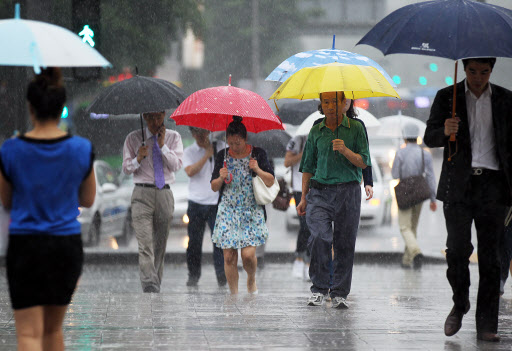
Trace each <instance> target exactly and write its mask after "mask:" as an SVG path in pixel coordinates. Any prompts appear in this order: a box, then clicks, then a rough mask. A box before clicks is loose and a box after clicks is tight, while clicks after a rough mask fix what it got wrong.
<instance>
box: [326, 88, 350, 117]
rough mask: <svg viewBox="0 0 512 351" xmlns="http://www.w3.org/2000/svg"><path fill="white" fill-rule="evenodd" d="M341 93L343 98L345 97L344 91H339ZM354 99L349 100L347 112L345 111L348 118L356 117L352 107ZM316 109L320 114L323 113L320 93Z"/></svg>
mask: <svg viewBox="0 0 512 351" xmlns="http://www.w3.org/2000/svg"><path fill="white" fill-rule="evenodd" d="M341 93H342V94H343V98H345V93H344V92H341ZM354 101H355V100H354V99H352V100H351V101H350V107H349V108H348V110H347V112H346V113H345V114H346V115H347V117H348V118H356V117H357V112H356V110H355V109H354ZM318 111H320V113H321V114H323V115H325V113H324V110H323V109H322V93H320V104H318Z"/></svg>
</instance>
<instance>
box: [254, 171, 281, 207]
mask: <svg viewBox="0 0 512 351" xmlns="http://www.w3.org/2000/svg"><path fill="white" fill-rule="evenodd" d="M279 189H280V187H279V183H278V182H277V179H276V177H274V184H272V186H271V187H270V188H269V187H268V186H266V185H265V182H263V179H261V178H260V176H255V177H252V191H253V192H254V198H255V199H256V203H257V204H258V205H268V204H269V203H271V202H272V201H274V200H275V198H276V196H277V194H278V193H279Z"/></svg>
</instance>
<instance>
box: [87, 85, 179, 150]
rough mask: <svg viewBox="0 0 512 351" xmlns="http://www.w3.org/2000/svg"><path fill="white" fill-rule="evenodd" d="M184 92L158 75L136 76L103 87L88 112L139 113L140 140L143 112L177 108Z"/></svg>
mask: <svg viewBox="0 0 512 351" xmlns="http://www.w3.org/2000/svg"><path fill="white" fill-rule="evenodd" d="M185 98H186V94H185V92H184V91H183V90H181V89H180V88H178V87H177V86H176V85H174V84H172V83H170V82H168V81H166V80H163V79H158V78H151V77H142V76H138V75H137V76H135V77H133V78H130V79H126V80H123V81H121V82H118V83H115V84H112V85H111V86H109V87H108V88H106V89H105V90H103V91H102V92H101V93H100V94H99V95H98V96H97V97H96V99H94V101H93V102H92V103H91V104H90V105H89V107H88V108H87V111H86V112H87V113H96V114H108V115H128V114H138V115H140V124H141V128H142V130H143V131H142V141H143V142H144V127H143V124H142V114H143V113H145V112H159V111H164V110H168V109H173V108H177V107H178V106H179V105H180V104H181V103H182V102H183V100H185Z"/></svg>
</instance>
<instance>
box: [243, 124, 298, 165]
mask: <svg viewBox="0 0 512 351" xmlns="http://www.w3.org/2000/svg"><path fill="white" fill-rule="evenodd" d="M291 138H292V137H291V135H290V134H288V133H287V132H285V131H284V130H268V131H265V132H261V133H257V134H255V133H248V135H247V142H248V143H249V144H251V145H254V146H258V147H261V148H262V149H265V151H266V152H267V156H268V157H269V158H276V157H284V155H285V154H286V146H287V145H288V142H289V141H290V139H291Z"/></svg>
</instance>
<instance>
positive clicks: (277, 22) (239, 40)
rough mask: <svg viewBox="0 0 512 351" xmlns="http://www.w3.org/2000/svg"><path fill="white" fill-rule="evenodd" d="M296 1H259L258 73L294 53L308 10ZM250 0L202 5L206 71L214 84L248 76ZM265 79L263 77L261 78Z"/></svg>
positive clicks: (214, 0)
mask: <svg viewBox="0 0 512 351" xmlns="http://www.w3.org/2000/svg"><path fill="white" fill-rule="evenodd" d="M299 3H300V1H299V0H280V1H275V0H259V24H260V26H259V33H258V34H259V42H260V52H259V58H260V65H261V70H260V72H261V74H262V75H263V74H265V73H266V74H268V73H270V72H271V71H272V70H273V69H274V68H275V67H276V66H277V65H279V63H281V62H282V61H283V60H284V59H285V58H286V57H288V56H291V55H292V54H294V53H296V52H297V49H298V43H297V40H296V38H298V33H300V28H301V27H302V26H303V25H304V24H305V21H306V19H307V16H308V15H310V14H311V13H309V12H307V13H306V12H302V11H301V10H300V9H299ZM251 18H252V7H251V0H209V1H208V2H206V4H205V21H206V23H207V28H208V31H207V32H206V33H205V35H204V37H205V68H204V70H205V72H206V73H207V74H208V76H209V78H210V81H211V82H212V83H214V84H216V85H225V84H226V83H227V79H228V75H229V74H230V73H231V74H232V75H233V77H234V80H235V81H236V80H238V79H242V78H251V69H252V67H251V62H252V61H251V55H252V45H251V35H252V27H251ZM262 78H264V77H262Z"/></svg>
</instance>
